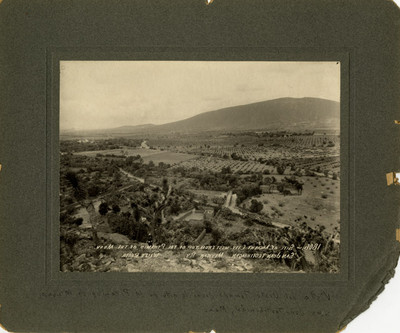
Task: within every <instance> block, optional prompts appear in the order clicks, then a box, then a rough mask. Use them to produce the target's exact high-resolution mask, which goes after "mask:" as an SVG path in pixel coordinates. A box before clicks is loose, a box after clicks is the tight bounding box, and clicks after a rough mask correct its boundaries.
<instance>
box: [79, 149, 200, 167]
mask: <svg viewBox="0 0 400 333" xmlns="http://www.w3.org/2000/svg"><path fill="white" fill-rule="evenodd" d="M76 154H77V155H84V156H88V157H95V156H103V157H113V156H119V157H129V156H137V155H140V156H141V157H142V159H143V161H144V162H145V163H149V162H150V161H152V162H154V163H157V164H158V163H160V162H163V163H166V164H171V165H173V164H176V163H180V162H183V161H188V160H191V159H194V158H196V157H197V156H196V155H190V154H185V153H177V152H170V151H164V150H158V149H143V148H131V147H122V149H108V150H93V151H82V152H78V153H76Z"/></svg>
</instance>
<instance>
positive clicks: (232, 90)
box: [60, 61, 340, 130]
mask: <svg viewBox="0 0 400 333" xmlns="http://www.w3.org/2000/svg"><path fill="white" fill-rule="evenodd" d="M281 97H295V98H301V97H317V98H324V99H330V100H334V101H338V102H339V101H340V63H337V62H294V61H292V62H278V61H231V62H228V61H61V62H60V129H61V130H71V129H76V130H90V129H104V128H114V127H119V126H127V125H142V124H164V123H168V122H173V121H177V120H182V119H186V118H189V117H192V116H195V115H197V114H200V113H203V112H207V111H212V110H217V109H221V108H225V107H230V106H235V105H244V104H249V103H255V102H261V101H266V100H270V99H276V98H281Z"/></svg>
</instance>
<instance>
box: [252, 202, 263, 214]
mask: <svg viewBox="0 0 400 333" xmlns="http://www.w3.org/2000/svg"><path fill="white" fill-rule="evenodd" d="M263 207H264V205H263V204H262V203H261V202H259V201H257V200H256V199H253V200H251V205H250V208H249V210H250V211H251V212H253V213H259V212H261V211H262V209H263Z"/></svg>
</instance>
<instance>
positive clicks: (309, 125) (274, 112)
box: [63, 97, 340, 135]
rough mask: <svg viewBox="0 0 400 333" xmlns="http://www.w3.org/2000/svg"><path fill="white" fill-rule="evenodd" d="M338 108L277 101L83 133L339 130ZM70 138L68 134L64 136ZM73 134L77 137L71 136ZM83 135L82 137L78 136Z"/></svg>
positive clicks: (324, 102) (318, 103) (325, 103)
mask: <svg viewBox="0 0 400 333" xmlns="http://www.w3.org/2000/svg"><path fill="white" fill-rule="evenodd" d="M339 127H340V104H339V103H338V102H335V101H331V100H326V99H319V98H309V97H308V98H279V99H274V100H268V101H263V102H258V103H252V104H246V105H238V106H233V107H228V108H223V109H219V110H215V111H209V112H204V113H201V114H199V115H197V116H194V117H191V118H187V119H184V120H180V121H176V122H171V123H167V124H163V125H154V124H144V125H136V126H121V127H117V128H112V129H105V130H94V131H85V132H86V133H85V134H87V135H89V134H92V135H94V134H96V135H101V134H105V135H123V134H125V135H129V134H140V133H143V134H152V133H169V132H186V133H193V132H201V131H219V130H223V131H234V130H257V129H269V130H283V129H288V130H304V129H307V130H313V129H322V128H323V129H339ZM63 134H65V135H71V134H72V133H66V132H64V133H63ZM73 134H77V133H73ZM81 134H83V133H81Z"/></svg>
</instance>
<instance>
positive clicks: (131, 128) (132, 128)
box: [104, 124, 157, 134]
mask: <svg viewBox="0 0 400 333" xmlns="http://www.w3.org/2000/svg"><path fill="white" fill-rule="evenodd" d="M156 126H157V125H154V124H143V125H135V126H129V125H128V126H120V127H116V128H112V129H107V130H104V132H106V133H115V134H124V133H132V132H138V131H141V130H148V129H151V128H152V127H156Z"/></svg>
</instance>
